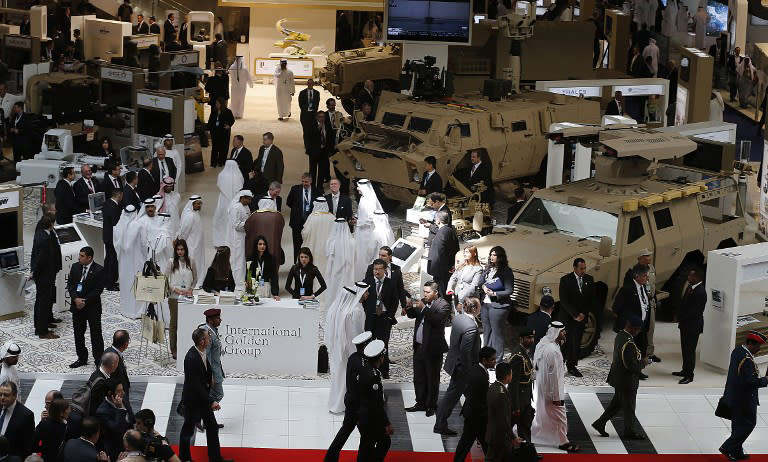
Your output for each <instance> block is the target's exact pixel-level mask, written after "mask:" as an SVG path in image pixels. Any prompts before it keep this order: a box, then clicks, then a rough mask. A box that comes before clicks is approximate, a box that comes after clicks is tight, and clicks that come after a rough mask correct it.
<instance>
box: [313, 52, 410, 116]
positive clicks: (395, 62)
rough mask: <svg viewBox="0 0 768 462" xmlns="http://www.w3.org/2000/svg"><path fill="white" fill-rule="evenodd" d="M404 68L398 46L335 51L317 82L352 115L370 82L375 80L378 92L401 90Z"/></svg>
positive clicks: (319, 74) (319, 71)
mask: <svg viewBox="0 0 768 462" xmlns="http://www.w3.org/2000/svg"><path fill="white" fill-rule="evenodd" d="M402 66H403V65H402V58H401V56H400V47H399V46H398V45H396V44H392V45H385V46H376V47H368V48H358V49H355V50H345V51H335V52H333V53H330V54H329V55H328V61H327V64H326V65H325V67H323V68H320V69H318V70H317V71H316V72H315V79H316V80H317V83H319V84H320V85H322V87H323V88H325V89H326V90H327V91H328V92H330V93H331V94H332V95H333V96H335V97H337V98H339V99H341V104H342V106H344V110H345V111H347V113H349V114H352V112H353V110H354V101H353V100H354V98H355V97H357V94H358V93H360V91H361V90H362V89H363V83H364V82H365V81H366V80H373V83H374V84H375V86H376V89H377V90H382V89H383V90H390V91H397V89H398V87H399V82H400V70H401V69H402Z"/></svg>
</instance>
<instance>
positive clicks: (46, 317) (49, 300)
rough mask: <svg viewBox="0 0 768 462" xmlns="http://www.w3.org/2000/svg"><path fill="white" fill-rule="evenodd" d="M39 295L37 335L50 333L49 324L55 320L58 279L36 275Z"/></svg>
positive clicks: (36, 314) (36, 302) (35, 320)
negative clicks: (54, 309)
mask: <svg viewBox="0 0 768 462" xmlns="http://www.w3.org/2000/svg"><path fill="white" fill-rule="evenodd" d="M35 285H36V287H37V295H36V296H35V311H34V313H35V315H34V323H35V335H45V334H47V333H48V323H49V322H50V321H51V319H52V318H53V303H54V302H55V301H56V279H55V276H54V277H47V276H43V277H40V276H38V275H35Z"/></svg>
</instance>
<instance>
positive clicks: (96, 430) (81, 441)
mask: <svg viewBox="0 0 768 462" xmlns="http://www.w3.org/2000/svg"><path fill="white" fill-rule="evenodd" d="M99 438H101V427H100V426H99V420H98V419H97V418H96V417H86V418H85V419H83V422H82V424H81V425H80V438H72V439H70V440H67V441H66V442H64V444H63V445H62V448H61V453H60V454H59V458H58V460H59V461H61V462H63V461H69V460H73V461H74V460H77V461H84V462H97V461H105V460H108V458H107V454H106V453H105V452H104V451H99V450H98V449H96V443H98V442H99Z"/></svg>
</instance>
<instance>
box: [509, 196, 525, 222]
mask: <svg viewBox="0 0 768 462" xmlns="http://www.w3.org/2000/svg"><path fill="white" fill-rule="evenodd" d="M524 205H525V200H519V201H515V203H514V204H512V205H511V206H510V207H509V208H508V209H507V224H510V223H512V220H514V219H515V216H516V215H517V212H519V211H520V209H522V208H523V206H524Z"/></svg>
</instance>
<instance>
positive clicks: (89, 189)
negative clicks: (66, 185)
mask: <svg viewBox="0 0 768 462" xmlns="http://www.w3.org/2000/svg"><path fill="white" fill-rule="evenodd" d="M101 189H102V188H101V184H100V183H99V181H98V180H97V179H96V178H93V171H91V166H90V165H83V166H82V167H80V178H78V179H77V181H75V182H74V183H73V184H72V190H73V191H74V192H75V201H77V207H78V208H79V209H80V210H87V209H88V196H89V195H91V194H95V193H97V192H100V191H101Z"/></svg>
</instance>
